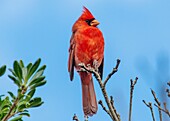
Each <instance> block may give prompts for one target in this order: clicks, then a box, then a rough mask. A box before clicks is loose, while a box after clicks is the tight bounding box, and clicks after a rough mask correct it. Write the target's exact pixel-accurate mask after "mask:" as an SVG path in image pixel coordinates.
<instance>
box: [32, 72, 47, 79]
mask: <svg viewBox="0 0 170 121" xmlns="http://www.w3.org/2000/svg"><path fill="white" fill-rule="evenodd" d="M43 73H44V70H41V71H38V72H36V73H35V74H34V76H33V77H32V79H31V81H32V80H34V79H36V78H38V77H40V76H42V75H43Z"/></svg>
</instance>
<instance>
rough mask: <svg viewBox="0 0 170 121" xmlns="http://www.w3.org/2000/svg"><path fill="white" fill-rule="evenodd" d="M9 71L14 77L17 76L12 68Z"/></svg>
mask: <svg viewBox="0 0 170 121" xmlns="http://www.w3.org/2000/svg"><path fill="white" fill-rule="evenodd" d="M9 71H10V72H11V73H12V74H13V75H14V76H17V75H16V74H15V72H14V70H12V69H11V68H9Z"/></svg>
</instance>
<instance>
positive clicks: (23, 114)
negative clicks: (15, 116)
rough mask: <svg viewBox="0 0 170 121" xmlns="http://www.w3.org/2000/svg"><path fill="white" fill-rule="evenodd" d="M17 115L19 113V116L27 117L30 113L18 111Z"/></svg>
mask: <svg viewBox="0 0 170 121" xmlns="http://www.w3.org/2000/svg"><path fill="white" fill-rule="evenodd" d="M19 115H21V116H28V117H30V114H29V113H20V114H19Z"/></svg>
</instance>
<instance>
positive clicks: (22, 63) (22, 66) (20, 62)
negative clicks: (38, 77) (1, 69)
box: [19, 60, 25, 68]
mask: <svg viewBox="0 0 170 121" xmlns="http://www.w3.org/2000/svg"><path fill="white" fill-rule="evenodd" d="M19 65H20V66H21V68H24V67H25V66H24V62H23V61H22V60H20V61H19Z"/></svg>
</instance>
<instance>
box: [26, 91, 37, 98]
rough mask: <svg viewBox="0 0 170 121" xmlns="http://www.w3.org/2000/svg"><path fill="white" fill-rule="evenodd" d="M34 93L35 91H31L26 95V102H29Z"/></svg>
mask: <svg viewBox="0 0 170 121" xmlns="http://www.w3.org/2000/svg"><path fill="white" fill-rule="evenodd" d="M35 91H36V89H33V90H31V91H30V92H29V93H28V94H27V98H26V101H30V99H31V98H32V97H33V96H34V94H35Z"/></svg>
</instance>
